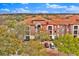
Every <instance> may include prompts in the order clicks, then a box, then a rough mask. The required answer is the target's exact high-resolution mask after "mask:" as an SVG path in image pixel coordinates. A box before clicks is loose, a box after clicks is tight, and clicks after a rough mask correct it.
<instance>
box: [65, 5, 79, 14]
mask: <svg viewBox="0 0 79 59" xmlns="http://www.w3.org/2000/svg"><path fill="white" fill-rule="evenodd" d="M66 10H67V11H72V12H79V6H74V5H72V6H70V7H69V8H67V9H66Z"/></svg>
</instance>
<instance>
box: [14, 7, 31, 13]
mask: <svg viewBox="0 0 79 59" xmlns="http://www.w3.org/2000/svg"><path fill="white" fill-rule="evenodd" d="M30 12H31V11H30V10H27V9H24V8H17V9H15V10H14V11H13V13H30Z"/></svg>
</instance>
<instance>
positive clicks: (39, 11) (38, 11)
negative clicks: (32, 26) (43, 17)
mask: <svg viewBox="0 0 79 59" xmlns="http://www.w3.org/2000/svg"><path fill="white" fill-rule="evenodd" d="M35 13H49V12H48V11H47V10H36V11H35Z"/></svg>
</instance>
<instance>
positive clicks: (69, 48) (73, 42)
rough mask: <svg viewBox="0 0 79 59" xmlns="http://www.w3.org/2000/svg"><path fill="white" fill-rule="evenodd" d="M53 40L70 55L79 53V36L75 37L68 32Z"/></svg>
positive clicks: (60, 49)
mask: <svg viewBox="0 0 79 59" xmlns="http://www.w3.org/2000/svg"><path fill="white" fill-rule="evenodd" d="M53 42H54V44H55V45H56V47H57V48H58V50H59V51H61V52H64V53H66V54H68V55H79V38H77V37H76V38H74V37H73V36H72V35H70V34H66V35H64V36H60V37H59V38H58V39H56V40H54V41H53Z"/></svg>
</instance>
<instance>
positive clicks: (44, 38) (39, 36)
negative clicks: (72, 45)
mask: <svg viewBox="0 0 79 59" xmlns="http://www.w3.org/2000/svg"><path fill="white" fill-rule="evenodd" d="M36 39H38V40H40V41H49V40H51V39H50V36H49V35H48V34H47V33H46V32H44V31H39V32H38V33H36Z"/></svg>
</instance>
